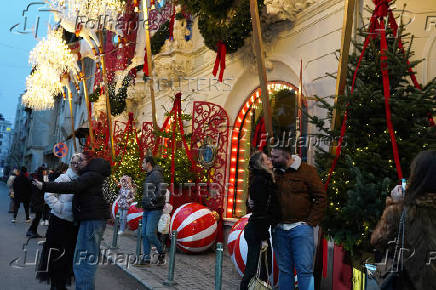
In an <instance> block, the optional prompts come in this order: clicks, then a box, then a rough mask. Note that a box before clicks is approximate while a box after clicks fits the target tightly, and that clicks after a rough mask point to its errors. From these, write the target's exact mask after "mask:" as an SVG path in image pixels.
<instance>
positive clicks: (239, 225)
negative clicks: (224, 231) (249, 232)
mask: <svg viewBox="0 0 436 290" xmlns="http://www.w3.org/2000/svg"><path fill="white" fill-rule="evenodd" d="M250 216H251V213H249V214H246V215H244V216H243V217H242V218H240V219H239V220H238V221H237V222H236V223H235V224H234V225H233V227H232V229H231V230H230V233H229V236H228V237H227V250H228V251H229V254H230V255H233V249H234V248H235V243H236V239H237V238H238V236H239V234H240V233H241V232H242V230H244V227H245V225H246V224H247V223H248V219H249V218H250Z"/></svg>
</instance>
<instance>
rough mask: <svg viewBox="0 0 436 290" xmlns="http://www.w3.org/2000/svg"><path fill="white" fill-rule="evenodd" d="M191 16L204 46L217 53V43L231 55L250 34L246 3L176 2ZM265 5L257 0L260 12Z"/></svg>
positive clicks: (226, 0)
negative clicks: (196, 17)
mask: <svg viewBox="0 0 436 290" xmlns="http://www.w3.org/2000/svg"><path fill="white" fill-rule="evenodd" d="M179 3H180V4H181V5H182V6H183V7H184V8H185V9H186V10H187V11H189V12H190V13H192V14H193V15H197V16H198V28H199V30H200V33H201V35H202V36H203V38H204V43H205V45H206V46H207V47H208V48H210V49H212V50H214V51H217V43H218V42H222V43H224V44H225V45H226V47H227V53H234V52H236V51H237V50H238V49H239V48H241V47H243V46H244V40H245V38H247V37H248V36H249V35H250V32H251V31H252V24H251V14H250V1H249V0H240V1H235V0H216V1H210V0H194V1H191V0H179ZM264 6H265V4H264V1H263V0H260V1H258V8H259V13H261V12H262V8H263V7H264Z"/></svg>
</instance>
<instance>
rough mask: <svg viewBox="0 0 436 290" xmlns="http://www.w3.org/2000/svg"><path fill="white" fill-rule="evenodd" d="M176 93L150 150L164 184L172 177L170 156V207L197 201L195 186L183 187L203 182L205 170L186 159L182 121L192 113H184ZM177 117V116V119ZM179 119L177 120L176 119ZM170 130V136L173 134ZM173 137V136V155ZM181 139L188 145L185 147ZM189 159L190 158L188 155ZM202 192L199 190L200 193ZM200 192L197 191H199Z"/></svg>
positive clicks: (186, 135) (186, 140) (189, 135)
mask: <svg viewBox="0 0 436 290" xmlns="http://www.w3.org/2000/svg"><path fill="white" fill-rule="evenodd" d="M178 98H180V96H176V99H175V100H174V107H173V109H172V110H171V111H169V112H167V114H166V116H167V121H166V122H165V124H164V128H163V130H162V131H159V132H155V134H156V136H157V137H158V140H159V143H158V144H157V148H156V150H155V151H154V154H155V158H156V163H157V165H158V166H159V167H160V168H161V169H162V174H163V176H164V180H165V182H166V183H168V184H171V180H172V170H171V167H172V159H173V157H174V187H173V188H172V187H171V186H170V187H169V188H168V189H169V190H170V191H171V192H172V193H173V195H172V198H171V203H172V205H173V207H174V209H176V208H178V207H179V206H180V205H182V204H184V203H187V202H192V201H201V198H200V197H199V196H198V194H199V193H198V192H197V190H196V188H195V186H189V187H188V186H187V184H194V183H197V182H205V181H206V177H205V176H206V174H207V171H206V170H204V169H201V168H200V167H198V166H196V165H195V164H193V163H192V161H194V162H195V160H192V161H191V159H190V158H189V156H188V155H189V154H190V152H187V150H188V151H190V149H191V148H190V144H191V134H185V132H184V131H185V125H184V122H189V121H191V120H192V116H191V115H188V114H184V113H182V111H181V108H180V107H179V106H181V100H180V99H178ZM179 117H180V119H179ZM178 120H180V122H179V121H178ZM173 132H174V137H173ZM173 138H174V155H173ZM183 139H184V140H185V142H186V145H187V147H188V148H185V145H184V143H183ZM191 158H193V157H192V156H191ZM201 193H203V192H201ZM201 193H200V194H201Z"/></svg>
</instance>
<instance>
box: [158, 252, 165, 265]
mask: <svg viewBox="0 0 436 290" xmlns="http://www.w3.org/2000/svg"><path fill="white" fill-rule="evenodd" d="M157 265H165V253H162V254H158V256H157Z"/></svg>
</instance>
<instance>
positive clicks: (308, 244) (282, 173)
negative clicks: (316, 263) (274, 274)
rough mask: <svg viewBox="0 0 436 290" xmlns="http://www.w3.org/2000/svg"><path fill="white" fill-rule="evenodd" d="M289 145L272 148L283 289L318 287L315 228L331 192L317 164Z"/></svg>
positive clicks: (276, 239)
mask: <svg viewBox="0 0 436 290" xmlns="http://www.w3.org/2000/svg"><path fill="white" fill-rule="evenodd" d="M289 149H290V148H289V147H276V148H273V149H272V151H271V159H272V163H273V166H274V167H275V179H276V184H277V188H278V190H277V196H278V202H279V204H280V213H281V217H280V223H279V224H278V225H277V226H276V227H275V228H274V230H273V234H272V236H273V237H272V238H273V247H274V251H276V257H277V263H278V268H279V289H292V290H293V289H294V284H295V281H294V267H295V270H296V272H297V277H298V289H300V290H312V289H314V278H313V258H314V253H315V246H314V230H313V228H314V227H315V226H317V225H318V224H319V223H320V222H321V220H322V218H323V216H324V213H325V209H326V206H327V195H326V192H325V190H324V186H323V184H322V182H321V179H320V177H319V175H318V173H317V171H316V169H315V167H313V166H311V165H308V164H307V163H305V162H302V161H301V158H300V157H299V156H297V155H292V154H291V153H290V150H289Z"/></svg>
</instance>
